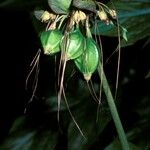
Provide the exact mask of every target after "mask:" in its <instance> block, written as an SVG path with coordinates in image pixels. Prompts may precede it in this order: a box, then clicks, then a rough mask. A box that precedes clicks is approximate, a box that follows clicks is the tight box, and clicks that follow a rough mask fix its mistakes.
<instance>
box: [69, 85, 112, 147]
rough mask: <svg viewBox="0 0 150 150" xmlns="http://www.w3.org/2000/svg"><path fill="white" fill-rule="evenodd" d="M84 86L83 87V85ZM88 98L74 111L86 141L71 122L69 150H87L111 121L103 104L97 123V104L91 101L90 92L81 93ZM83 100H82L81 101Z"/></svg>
mask: <svg viewBox="0 0 150 150" xmlns="http://www.w3.org/2000/svg"><path fill="white" fill-rule="evenodd" d="M81 86H82V85H81ZM80 92H81V93H82V94H79V95H83V94H86V96H85V97H84V98H83V99H82V102H81V103H80V105H78V108H77V109H76V110H74V111H73V114H74V116H75V119H76V121H77V123H78V125H79V127H80V128H81V130H82V131H83V134H84V136H85V137H86V140H85V139H84V138H83V136H82V135H81V133H80V132H79V130H78V129H77V127H76V125H75V124H74V122H73V121H71V123H70V125H69V129H68V139H69V140H68V150H87V149H88V148H90V146H91V145H92V144H93V143H94V142H95V140H96V139H97V138H98V136H99V134H100V133H102V131H103V130H104V129H105V127H106V125H107V124H108V123H109V121H110V120H111V115H110V113H109V110H108V109H107V107H106V106H105V105H106V104H102V106H101V107H100V113H99V119H98V121H97V122H96V113H97V111H96V110H97V103H96V104H95V102H94V101H91V99H92V98H91V97H90V95H89V92H88V93H86V92H85V91H84V92H83V91H82V90H81V91H80ZM80 100H81V99H80Z"/></svg>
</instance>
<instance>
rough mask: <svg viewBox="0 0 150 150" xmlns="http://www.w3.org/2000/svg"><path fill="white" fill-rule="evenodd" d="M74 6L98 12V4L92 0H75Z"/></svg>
mask: <svg viewBox="0 0 150 150" xmlns="http://www.w3.org/2000/svg"><path fill="white" fill-rule="evenodd" d="M73 6H75V7H77V8H79V9H85V10H89V11H93V12H96V5H95V3H94V1H91V0H73Z"/></svg>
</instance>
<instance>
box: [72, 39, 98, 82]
mask: <svg viewBox="0 0 150 150" xmlns="http://www.w3.org/2000/svg"><path fill="white" fill-rule="evenodd" d="M74 62H75V64H76V66H77V68H78V69H79V70H80V71H81V72H82V73H83V76H84V78H85V80H86V81H89V80H90V79H91V76H92V74H93V73H94V72H95V70H96V69H97V65H98V62H99V52H98V48H97V46H96V43H95V41H94V40H93V39H92V38H87V39H86V47H85V50H84V52H83V54H82V55H81V56H80V57H78V58H77V59H75V60H74Z"/></svg>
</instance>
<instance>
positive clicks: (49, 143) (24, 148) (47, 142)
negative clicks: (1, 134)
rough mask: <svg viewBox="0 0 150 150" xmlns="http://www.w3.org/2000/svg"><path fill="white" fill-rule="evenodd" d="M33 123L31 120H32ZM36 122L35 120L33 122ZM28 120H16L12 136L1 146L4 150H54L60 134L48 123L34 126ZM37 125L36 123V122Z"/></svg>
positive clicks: (21, 118) (23, 118)
mask: <svg viewBox="0 0 150 150" xmlns="http://www.w3.org/2000/svg"><path fill="white" fill-rule="evenodd" d="M30 121H31V120H30ZM32 121H33V122H34V119H33V120H32ZM32 121H31V122H29V120H27V118H25V117H20V118H18V119H16V121H15V122H14V124H13V127H12V129H11V131H10V134H9V135H8V137H7V138H6V140H5V141H4V143H3V144H2V145H1V146H0V149H2V150H34V149H36V150H41V149H44V150H53V149H54V148H55V147H56V144H57V138H58V133H57V131H53V130H52V129H51V128H48V127H47V126H48V125H45V123H46V122H42V123H43V124H41V123H39V124H36V125H33V122H32ZM34 123H35V122H34Z"/></svg>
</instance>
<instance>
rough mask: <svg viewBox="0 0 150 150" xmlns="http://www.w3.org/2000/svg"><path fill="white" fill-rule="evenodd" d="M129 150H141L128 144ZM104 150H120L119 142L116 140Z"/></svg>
mask: <svg viewBox="0 0 150 150" xmlns="http://www.w3.org/2000/svg"><path fill="white" fill-rule="evenodd" d="M129 146H130V148H131V150H141V148H139V147H137V146H135V145H134V144H132V143H130V142H129ZM104 150H122V147H121V144H120V142H119V141H118V140H117V139H116V140H114V141H113V142H112V143H111V144H110V145H108V146H107V147H106V148H105V149H104Z"/></svg>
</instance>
